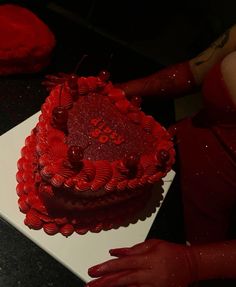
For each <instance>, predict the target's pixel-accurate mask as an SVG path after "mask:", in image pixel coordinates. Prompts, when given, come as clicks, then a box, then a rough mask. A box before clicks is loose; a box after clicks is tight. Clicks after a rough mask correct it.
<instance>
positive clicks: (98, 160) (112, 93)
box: [16, 71, 175, 236]
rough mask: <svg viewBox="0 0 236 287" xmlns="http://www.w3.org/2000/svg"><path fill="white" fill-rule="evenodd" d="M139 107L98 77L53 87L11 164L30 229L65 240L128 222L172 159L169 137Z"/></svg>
mask: <svg viewBox="0 0 236 287" xmlns="http://www.w3.org/2000/svg"><path fill="white" fill-rule="evenodd" d="M139 104H140V100H139V99H138V98H134V99H131V100H128V99H126V97H125V95H124V93H123V92H122V91H121V90H119V89H117V88H116V87H115V86H114V85H113V84H112V83H111V81H109V78H108V73H107V72H104V71H102V72H101V73H100V74H99V75H98V76H89V77H78V76H76V75H68V76H66V77H65V79H64V80H63V81H62V82H61V83H60V84H58V85H55V86H54V85H52V87H51V92H50V94H49V96H48V97H47V99H46V101H45V103H44V104H43V105H42V108H41V115H40V117H39V121H38V123H37V125H36V127H35V128H34V129H33V130H32V132H31V134H30V135H29V136H28V137H27V138H26V140H25V146H24V147H23V148H22V150H21V158H20V159H19V160H18V162H17V166H18V172H17V175H16V178H17V182H18V184H17V188H16V189H17V194H18V196H19V200H18V204H19V208H20V211H21V212H23V213H25V215H26V216H25V220H24V223H25V224H26V225H27V226H28V227H29V228H31V229H36V230H38V229H41V228H43V230H44V231H45V232H46V233H47V234H49V235H54V234H56V233H61V234H62V235H64V236H69V235H71V234H72V233H73V232H76V233H78V234H84V233H86V232H88V231H90V232H100V231H101V230H109V229H112V228H118V227H119V226H122V225H124V224H125V225H127V222H128V223H129V222H133V221H134V218H135V215H136V214H137V213H138V212H139V211H140V210H141V209H143V208H144V207H145V204H146V203H147V202H148V199H149V198H150V193H151V190H152V189H153V185H154V184H155V183H160V182H161V180H162V178H163V177H165V176H166V174H167V173H168V172H169V171H170V170H171V168H172V165H173V163H174V160H175V150H174V148H173V142H172V139H171V136H170V134H169V133H168V131H167V130H166V129H165V128H164V127H162V126H161V125H160V124H159V123H158V122H157V121H155V120H154V118H153V117H152V116H149V115H145V113H144V112H142V111H141V108H140V106H139ZM156 192H157V193H160V190H158V189H157V190H156ZM135 220H138V219H137V218H136V219H135Z"/></svg>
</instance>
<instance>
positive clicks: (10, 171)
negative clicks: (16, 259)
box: [0, 113, 175, 282]
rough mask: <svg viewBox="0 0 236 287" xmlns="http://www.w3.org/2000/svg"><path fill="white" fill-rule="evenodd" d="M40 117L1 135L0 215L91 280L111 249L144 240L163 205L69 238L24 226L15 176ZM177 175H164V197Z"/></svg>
mask: <svg viewBox="0 0 236 287" xmlns="http://www.w3.org/2000/svg"><path fill="white" fill-rule="evenodd" d="M38 116H39V113H37V114H35V115H33V116H32V117H30V118H28V119H27V120H26V121H24V122H22V123H21V124H19V125H18V126H16V127H15V128H13V129H11V130H10V131H8V132H7V133H5V134H4V135H2V136H1V137H0V151H1V152H0V163H1V164H0V216H2V217H3V218H4V219H5V220H7V221H8V222H9V223H10V224H11V225H13V226H14V227H15V228H17V229H18V230H19V231H20V232H21V233H22V234H24V235H25V236H27V237H28V238H29V239H31V240H32V241H33V242H34V243H36V244H37V245H38V246H39V247H41V248H42V249H43V250H45V251H46V252H47V253H49V254H50V255H51V256H53V257H54V258H55V259H56V260H58V261H59V262H60V263H62V264H63V265H64V266H65V267H67V268H68V269H69V270H70V271H72V272H73V273H75V274H76V275H77V276H78V277H80V278H81V279H82V280H84V281H85V282H88V281H89V280H90V279H91V278H90V277H89V275H88V274H87V270H88V268H89V267H91V266H93V265H95V264H97V263H101V262H103V261H105V260H108V259H110V255H109V253H108V250H109V249H111V248H118V247H129V246H132V245H134V244H137V243H139V242H142V241H144V240H145V238H146V236H147V234H148V232H149V230H150V228H151V226H152V223H153V221H154V219H155V217H156V215H157V213H158V210H159V208H160V206H159V207H158V208H156V211H155V212H154V213H153V214H152V215H151V216H150V217H147V218H146V219H145V220H143V221H142V220H139V221H138V222H136V223H135V224H130V225H129V226H127V227H120V228H118V229H113V230H109V231H101V232H100V233H91V232H88V233H87V234H85V235H78V234H76V233H74V234H72V235H71V236H70V237H68V238H66V237H64V236H62V235H61V234H57V235H54V236H49V235H47V234H45V233H44V232H43V231H42V230H39V231H35V230H30V229H29V228H28V227H27V226H25V225H24V223H23V221H24V218H25V215H24V214H22V213H21V212H20V211H19V208H18V204H17V200H18V196H17V194H16V179H15V175H16V172H17V166H16V163H17V160H18V159H19V157H20V150H21V148H22V146H23V145H24V140H25V138H26V137H27V136H28V135H29V134H30V131H31V129H32V128H34V126H35V125H36V123H37V121H38ZM174 176H175V172H174V171H170V172H169V173H168V175H167V176H166V177H165V178H164V182H163V185H162V188H163V193H162V196H163V198H165V196H166V193H167V191H168V189H169V187H170V185H171V183H172V181H173V178H174ZM161 203H162V201H161ZM161 203H160V205H161Z"/></svg>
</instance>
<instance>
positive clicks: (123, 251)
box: [109, 248, 129, 256]
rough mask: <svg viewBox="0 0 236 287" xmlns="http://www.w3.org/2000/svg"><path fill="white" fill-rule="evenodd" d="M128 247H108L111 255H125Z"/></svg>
mask: <svg viewBox="0 0 236 287" xmlns="http://www.w3.org/2000/svg"><path fill="white" fill-rule="evenodd" d="M128 252H129V248H116V249H110V250H109V253H110V254H111V255H112V256H125V255H128Z"/></svg>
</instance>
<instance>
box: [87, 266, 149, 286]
mask: <svg viewBox="0 0 236 287" xmlns="http://www.w3.org/2000/svg"><path fill="white" fill-rule="evenodd" d="M146 280H147V272H146V270H138V271H122V272H118V273H112V274H109V275H106V276H103V277H101V278H98V279H95V280H93V281H90V282H89V283H88V284H87V285H86V287H110V286H113V287H118V286H119V287H121V286H122V287H123V286H127V285H128V286H129V285H131V286H132V285H138V286H140V285H141V286H142V285H143V284H146V282H145V281H146Z"/></svg>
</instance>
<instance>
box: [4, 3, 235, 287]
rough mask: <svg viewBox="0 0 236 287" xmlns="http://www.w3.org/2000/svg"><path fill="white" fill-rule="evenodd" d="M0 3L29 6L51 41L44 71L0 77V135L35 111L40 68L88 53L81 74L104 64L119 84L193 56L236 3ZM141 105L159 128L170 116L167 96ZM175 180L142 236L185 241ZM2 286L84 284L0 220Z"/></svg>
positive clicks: (57, 66)
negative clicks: (53, 41)
mask: <svg viewBox="0 0 236 287" xmlns="http://www.w3.org/2000/svg"><path fill="white" fill-rule="evenodd" d="M0 3H1V4H4V3H16V4H19V5H22V6H25V7H26V8H29V9H31V10H32V11H33V12H34V13H35V14H37V15H38V16H39V17H40V18H41V19H42V20H43V21H44V22H45V23H46V24H48V26H49V27H50V29H51V30H52V31H53V33H54V34H55V36H56V39H57V46H56V49H55V51H54V53H53V58H52V63H51V65H50V66H49V67H48V68H47V69H44V70H43V71H42V72H40V73H38V74H35V75H18V76H17V75H16V76H9V77H1V78H0V134H3V133H4V132H6V131H7V130H9V129H10V128H12V127H14V126H15V125H17V124H19V123H20V122H21V121H23V120H24V119H26V118H28V117H29V116H31V115H32V114H34V113H35V112H36V111H38V110H39V109H40V106H41V104H42V103H43V101H44V99H45V97H46V96H47V92H46V91H45V90H44V88H43V87H42V86H41V81H42V80H43V78H44V76H45V74H49V73H54V72H72V71H73V70H74V68H75V66H76V63H78V61H79V60H80V59H81V57H82V56H83V55H84V54H87V55H88V57H87V58H86V61H85V62H84V63H83V64H82V66H81V67H80V69H79V74H81V75H88V74H89V75H93V74H97V73H98V72H99V71H100V70H101V69H104V68H109V70H110V72H111V75H112V80H113V81H114V82H122V81H126V80H129V79H133V78H137V77H141V76H145V75H147V74H149V73H151V72H154V71H156V70H158V69H161V68H162V67H165V66H166V65H169V64H173V63H176V62H179V61H183V60H186V59H189V58H191V57H193V56H195V55H196V54H197V53H199V52H201V51H202V50H203V49H205V48H206V47H207V46H208V45H209V44H210V43H211V42H212V41H213V40H215V39H216V37H218V36H219V35H220V34H221V33H222V32H224V31H225V30H226V29H227V28H229V27H230V26H231V25H232V24H234V23H235V22H236V1H209V0H208V1H172V2H171V1H147V0H146V1H128V0H126V1H124V0H120V1H104V0H102V1H95V0H86V1H85V0H84V1H69V0H67V1H64V0H61V1H0ZM0 37H1V35H0ZM0 40H1V41H2V40H3V39H1V38H0ZM111 55H112V58H111ZM143 109H144V111H145V112H147V113H150V114H152V115H153V116H154V117H155V118H156V119H157V120H158V121H160V122H161V123H162V124H164V125H165V126H168V125H170V124H171V123H173V122H174V121H175V110H174V103H173V102H172V101H169V100H168V101H167V100H166V101H162V102H157V101H156V100H154V99H152V100H151V99H146V100H145V101H144V103H143ZM1 152H3V151H1ZM177 186H178V181H177V178H176V180H175V182H174V184H173V185H172V188H171V189H170V191H169V192H168V195H167V197H166V199H165V201H164V203H163V205H162V208H161V210H160V212H159V214H158V216H157V218H156V221H155V224H154V225H153V227H152V229H151V231H150V234H149V235H148V237H159V238H162V239H166V240H169V241H173V242H183V241H184V228H183V222H182V209H181V197H180V193H179V189H178V188H177ZM88 256H89V254H88ZM78 257H79V254H78ZM0 286H3V287H13V286H14V287H15V286H22V287H31V286H36V287H46V286H57V287H62V286H66V287H74V286H83V282H81V281H80V280H79V279H78V278H77V277H76V276H74V275H73V274H72V273H70V272H69V271H68V270H67V269H65V268H64V267H63V266H62V265H60V264H59V263H58V262H56V261H55V260H54V259H52V258H51V257H50V256H48V255H47V254H46V253H45V252H44V251H42V250H41V249H39V248H38V247H37V246H35V245H34V244H33V243H32V242H30V241H29V240H28V239H27V238H25V237H23V236H22V235H21V234H19V233H18V231H16V230H15V229H14V228H13V227H11V226H9V225H8V224H7V223H6V222H4V221H3V220H0ZM206 286H210V285H208V284H207V285H206ZM215 286H216V285H215ZM222 286H226V284H225V283H223V285H222ZM227 286H228V285H227ZM232 286H235V283H234V285H232Z"/></svg>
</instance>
